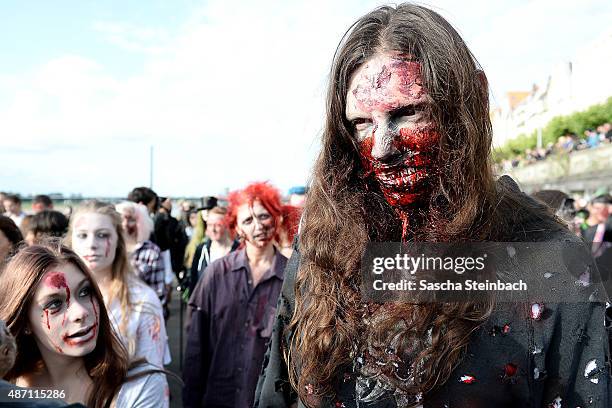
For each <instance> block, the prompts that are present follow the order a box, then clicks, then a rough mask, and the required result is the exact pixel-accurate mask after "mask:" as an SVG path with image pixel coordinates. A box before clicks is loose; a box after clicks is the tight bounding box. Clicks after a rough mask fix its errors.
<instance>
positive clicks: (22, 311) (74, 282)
mask: <svg viewBox="0 0 612 408" xmlns="http://www.w3.org/2000/svg"><path fill="white" fill-rule="evenodd" d="M0 299H2V301H1V302H0V319H2V320H5V321H6V324H7V327H8V329H9V331H10V332H11V334H12V335H13V336H14V337H15V340H16V345H17V347H16V349H17V354H16V356H15V363H14V365H13V367H12V368H11V369H10V370H9V371H8V373H6V375H5V376H4V378H5V379H7V380H9V381H11V382H14V383H15V384H16V385H18V386H22V387H36V388H44V389H49V390H58V391H61V392H62V394H61V398H62V399H64V400H66V401H68V402H71V403H73V402H79V403H83V404H85V405H86V406H88V407H90V408H103V407H111V406H112V407H128V406H129V407H132V406H143V407H158V406H160V404H161V405H162V406H163V405H165V406H167V397H165V395H166V394H167V382H166V378H165V375H164V374H163V373H162V372H160V371H159V370H157V369H155V367H154V366H152V365H150V364H147V363H146V362H144V361H143V360H140V361H135V362H132V363H130V361H129V360H128V355H127V351H126V350H125V348H124V346H123V345H122V344H121V341H120V340H119V339H118V337H117V336H116V334H115V331H114V330H113V328H112V326H111V323H110V321H109V317H108V314H107V311H106V308H105V306H104V302H103V299H102V294H101V293H100V290H99V289H98V286H97V285H96V283H95V280H94V277H93V276H92V274H91V272H90V271H89V269H88V268H87V266H86V265H85V264H84V262H83V261H82V260H81V258H80V257H79V256H78V255H77V254H76V253H74V252H73V251H71V250H70V249H68V248H67V247H64V246H61V245H59V244H49V245H34V246H30V247H26V248H23V249H22V250H20V252H19V253H18V254H17V255H15V257H13V258H12V260H11V261H10V262H9V264H8V265H7V267H6V270H5V271H4V273H3V274H2V276H0ZM59 395H60V394H58V395H55V397H57V396H59ZM164 401H165V403H164Z"/></svg>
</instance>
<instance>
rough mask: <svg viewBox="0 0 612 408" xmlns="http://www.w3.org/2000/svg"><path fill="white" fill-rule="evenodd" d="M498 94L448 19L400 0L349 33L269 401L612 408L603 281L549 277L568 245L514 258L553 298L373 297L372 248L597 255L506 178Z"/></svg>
mask: <svg viewBox="0 0 612 408" xmlns="http://www.w3.org/2000/svg"><path fill="white" fill-rule="evenodd" d="M488 95H489V90H488V84H487V79H486V77H485V74H484V72H483V71H482V69H481V68H480V66H479V65H478V63H477V62H476V60H475V58H474V56H473V55H472V53H471V52H470V50H469V49H468V48H467V46H466V44H465V42H464V41H463V39H462V38H461V37H460V35H459V34H458V33H457V31H456V30H455V29H454V28H453V27H452V26H451V25H450V24H449V23H448V22H447V21H446V20H445V19H444V18H443V17H441V16H440V15H439V14H438V13H436V12H434V11H432V10H430V9H428V8H425V7H422V6H418V5H414V4H409V3H405V4H400V5H398V6H384V7H380V8H377V9H375V10H374V11H372V12H370V13H368V14H367V15H365V16H363V17H361V18H360V19H359V20H358V21H357V22H356V23H355V24H354V25H352V26H351V28H350V30H349V31H348V32H347V34H346V35H345V37H344V39H343V41H342V42H341V44H340V45H339V47H338V49H337V51H336V53H335V57H334V61H333V65H332V70H331V75H330V81H329V88H328V93H327V115H326V121H325V126H324V130H323V133H322V141H321V151H320V154H319V156H318V159H317V161H316V164H315V167H314V170H313V174H312V176H311V180H312V182H311V185H310V189H309V193H308V196H307V198H306V204H305V207H304V216H303V219H302V223H301V230H300V231H301V232H300V236H299V242H298V243H297V245H296V250H295V251H294V252H293V255H292V257H291V259H290V260H289V262H288V265H287V269H286V271H285V280H284V283H283V289H282V291H281V296H280V300H279V304H278V313H277V317H276V319H275V325H274V328H273V332H272V337H271V341H270V348H269V350H268V352H267V354H266V357H265V358H264V365H263V372H262V375H261V377H260V379H259V382H258V387H257V391H256V396H255V407H261V408H264V407H265V408H268V407H295V406H297V407H306V406H307V407H347V408H349V407H367V408H382V407H435V408H438V407H440V408H442V407H456V408H463V407H466V408H467V407H469V408H475V407H561V406H563V407H566V406H567V407H575V406H582V407H584V406H597V407H604V406H608V399H609V390H608V387H609V365H608V364H609V355H610V354H609V346H608V341H607V336H606V332H605V327H604V301H605V299H601V298H600V297H598V296H597V294H599V295H601V292H602V291H603V288H601V285H600V284H599V283H595V282H593V283H591V281H589V280H588V279H585V280H583V281H580V282H579V284H574V281H573V280H572V281H569V279H567V275H566V274H564V273H561V272H562V271H561V270H558V271H555V272H556V274H553V273H550V274H548V273H544V271H541V270H540V269H538V266H542V265H546V263H547V262H548V263H549V264H552V262H553V261H555V262H556V261H558V260H560V259H561V258H562V255H563V254H562V253H561V252H559V251H557V252H554V251H552V250H551V251H540V252H537V251H535V252H534V251H532V252H531V254H530V255H529V256H528V257H518V256H517V257H515V259H514V260H513V262H515V263H516V273H517V274H518V273H523V272H524V275H521V276H520V277H522V278H525V279H532V280H535V281H537V282H538V283H539V284H540V287H546V288H547V290H548V295H547V296H548V297H547V299H548V300H550V301H546V302H542V301H533V300H531V301H530V299H524V301H521V302H518V301H517V302H505V303H500V302H497V301H496V299H495V297H494V296H492V294H490V293H488V292H485V295H487V296H485V298H482V299H475V300H471V299H467V300H465V301H452V302H450V301H449V302H446V301H444V302H443V301H437V302H436V301H434V302H429V303H426V304H420V303H418V302H408V301H405V302H375V301H372V300H369V299H368V298H367V297H365V295H364V291H363V289H362V284H363V282H364V281H363V278H362V272H361V266H362V256H363V254H364V251H365V250H366V248H367V247H368V244H369V243H385V242H403V243H410V242H418V243H455V242H476V243H478V242H484V241H486V242H513V243H520V242H530V243H531V242H535V243H544V244H546V245H548V246H549V247H550V248H555V245H557V244H559V245H561V244H567V245H574V246H575V247H576V248H582V249H585V248H584V245H583V244H582V243H581V242H580V240H579V238H577V237H576V236H574V235H573V234H571V232H570V231H568V230H567V229H566V228H565V226H564V225H563V224H562V223H560V222H559V221H558V220H557V219H556V218H554V216H553V214H552V212H551V211H550V210H549V209H548V208H546V207H545V206H544V205H543V204H541V203H539V202H536V201H535V200H533V199H531V198H530V197H528V196H526V195H525V194H523V193H522V192H520V190H519V189H518V187H517V185H516V184H515V183H514V182H513V181H512V180H511V179H510V178H509V177H502V178H501V179H499V180H497V181H496V180H495V178H494V177H493V172H492V166H491V159H490V150H491V139H492V130H491V122H490V117H489V101H488ZM516 246H517V247H518V246H519V245H518V244H516ZM535 247H537V245H536V246H535ZM508 251H509V252H512V251H510V248H508ZM513 251H514V249H513ZM513 254H514V253H513ZM510 256H512V255H510ZM587 271H590V273H592V277H593V278H594V281H597V273H596V270H593V269H589V270H587ZM566 279H567V280H566ZM568 282H570V283H568ZM553 289H554V290H553ZM557 293H559V295H558V296H556V294H557ZM561 293H563V295H561ZM541 294H545V293H544V292H541ZM566 294H567V295H568V296H564V295H566Z"/></svg>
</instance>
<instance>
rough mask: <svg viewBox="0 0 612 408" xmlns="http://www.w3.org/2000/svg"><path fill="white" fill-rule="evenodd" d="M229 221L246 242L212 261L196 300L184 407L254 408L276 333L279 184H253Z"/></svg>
mask: <svg viewBox="0 0 612 408" xmlns="http://www.w3.org/2000/svg"><path fill="white" fill-rule="evenodd" d="M228 201H229V208H228V212H227V215H226V222H227V224H228V226H229V228H230V229H231V230H232V231H234V232H235V233H236V235H237V236H238V237H239V238H240V241H241V247H240V249H238V250H237V251H234V252H232V253H230V254H228V255H226V256H224V257H223V258H220V259H217V260H216V261H214V262H212V263H211V264H210V265H209V266H208V267H207V268H206V270H205V271H204V272H203V277H202V279H200V281H199V282H198V284H197V286H196V288H195V290H194V294H193V296H192V298H191V300H190V303H191V304H194V305H195V307H196V308H195V310H194V311H193V314H192V318H191V325H190V327H189V334H188V336H187V348H186V352H185V369H184V370H183V380H184V381H185V388H184V390H183V405H184V406H185V407H203V406H206V407H228V408H229V407H250V406H251V405H252V402H253V397H254V394H255V387H256V385H257V378H258V375H259V372H260V370H261V365H262V361H263V356H264V353H265V351H266V348H267V344H268V340H269V339H270V335H271V334H272V327H273V324H274V317H275V314H276V303H277V300H278V296H279V294H280V290H281V286H282V283H283V273H284V270H285V265H286V263H287V258H285V257H284V256H283V255H282V254H281V253H280V251H278V250H277V249H276V248H275V246H274V242H275V241H278V230H279V226H280V223H281V218H282V215H281V214H282V212H281V208H282V206H281V200H280V194H279V192H278V190H277V189H275V188H274V187H272V186H271V185H269V184H267V183H253V184H250V185H248V186H247V187H246V188H245V189H244V190H239V191H235V192H232V193H231V194H230V195H229V197H228Z"/></svg>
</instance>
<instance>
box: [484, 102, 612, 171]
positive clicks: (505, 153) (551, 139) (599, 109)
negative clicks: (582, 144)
mask: <svg viewBox="0 0 612 408" xmlns="http://www.w3.org/2000/svg"><path fill="white" fill-rule="evenodd" d="M606 122H610V123H612V97H610V98H608V100H606V102H604V103H600V104H597V105H593V106H591V107H589V108H588V109H586V110H583V111H580V112H574V113H572V114H571V115H567V116H557V117H554V118H552V119H551V120H550V122H548V124H547V125H546V126H545V127H544V129H542V146H544V147H545V146H546V145H547V144H549V143H556V142H557V140H558V139H559V137H561V136H564V135H566V134H567V133H568V132H571V133H575V134H576V135H577V136H578V137H579V138H584V131H585V130H587V129H589V128H593V129H594V128H596V127H597V126H599V125H601V124H604V123H606ZM536 145H537V132H534V133H532V134H530V135H524V134H521V135H519V136H517V137H516V138H514V139H512V140H509V141H508V142H507V143H506V144H505V145H504V146H502V147H499V148H497V149H495V151H494V152H493V161H494V162H496V163H499V162H501V161H502V160H506V159H510V158H512V157H515V156H516V155H518V154H523V153H524V152H525V150H527V149H533V148H535V147H536Z"/></svg>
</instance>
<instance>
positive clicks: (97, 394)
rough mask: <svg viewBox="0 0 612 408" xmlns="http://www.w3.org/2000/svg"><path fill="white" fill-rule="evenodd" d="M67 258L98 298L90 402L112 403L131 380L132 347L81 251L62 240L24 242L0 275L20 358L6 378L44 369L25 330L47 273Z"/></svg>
mask: <svg viewBox="0 0 612 408" xmlns="http://www.w3.org/2000/svg"><path fill="white" fill-rule="evenodd" d="M63 263H71V264H72V265H74V266H75V267H77V268H78V269H79V270H80V271H81V272H82V273H83V274H84V275H85V276H86V277H87V278H88V279H89V281H90V283H91V289H92V296H94V297H95V298H96V299H97V301H98V305H99V318H98V325H99V331H98V339H97V342H96V347H95V348H94V350H93V351H92V352H91V353H89V354H87V355H86V356H84V357H83V360H84V363H85V368H86V369H87V373H88V374H89V376H90V377H91V379H92V381H93V387H92V389H91V392H90V393H89V396H88V398H87V406H88V407H91V408H103V407H108V406H110V404H111V402H112V401H113V398H115V396H116V394H117V393H118V392H119V389H120V387H121V385H122V384H123V383H124V382H125V381H126V374H127V372H128V368H129V367H128V364H129V361H128V355H127V350H126V349H125V348H124V347H123V344H122V343H121V341H120V340H119V339H118V337H117V335H116V334H115V331H114V330H113V329H112V326H111V323H110V321H109V318H108V313H107V311H106V307H105V306H104V301H103V299H102V294H101V293H100V289H99V288H98V286H97V285H96V281H95V279H94V277H93V275H92V273H91V271H90V270H89V269H88V268H87V266H86V265H85V264H84V263H83V261H82V260H81V258H80V257H79V256H78V255H77V254H76V253H74V252H73V251H72V250H71V249H69V248H68V247H65V246H63V245H60V244H59V243H55V244H47V245H33V246H29V247H24V248H22V249H21V250H20V251H19V252H18V253H17V254H16V255H15V256H14V257H13V258H12V259H11V261H10V262H9V263H8V265H7V266H6V268H5V269H4V271H3V272H2V275H0V299H2V302H0V319H2V320H4V321H5V322H6V324H7V327H8V328H9V330H10V332H11V333H12V334H13V336H15V341H16V343H17V356H16V359H15V364H14V365H13V368H12V369H11V370H10V371H9V372H8V373H7V374H6V376H5V378H6V379H8V380H9V381H14V380H16V379H17V378H19V377H21V376H23V375H26V374H30V373H34V372H37V371H38V370H40V369H42V367H43V365H44V362H43V360H42V356H41V354H40V351H39V349H38V346H37V345H36V341H35V339H34V337H33V335H32V334H26V332H25V329H26V327H27V325H28V311H29V309H30V306H31V304H32V301H33V297H34V293H35V292H36V289H37V288H38V285H39V284H40V283H41V280H42V278H43V276H44V275H45V273H46V272H47V271H48V270H49V269H50V268H53V267H54V266H57V265H59V264H63Z"/></svg>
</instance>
